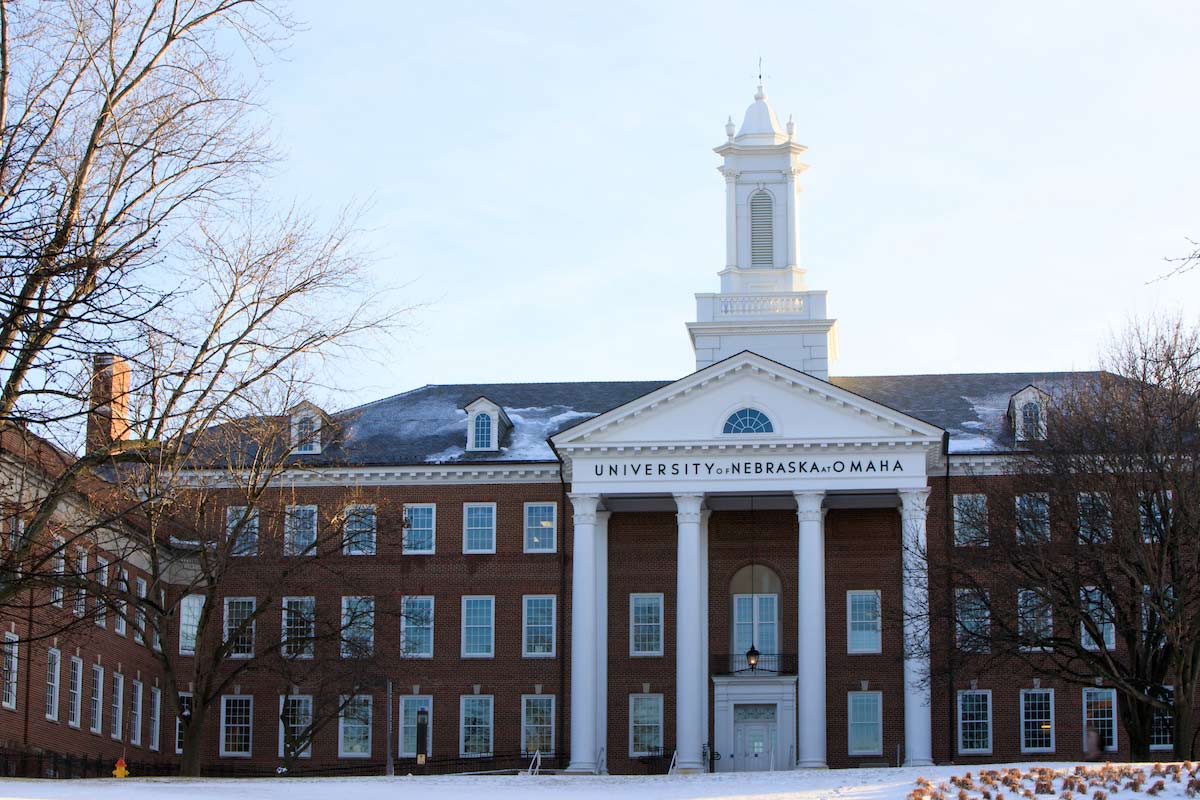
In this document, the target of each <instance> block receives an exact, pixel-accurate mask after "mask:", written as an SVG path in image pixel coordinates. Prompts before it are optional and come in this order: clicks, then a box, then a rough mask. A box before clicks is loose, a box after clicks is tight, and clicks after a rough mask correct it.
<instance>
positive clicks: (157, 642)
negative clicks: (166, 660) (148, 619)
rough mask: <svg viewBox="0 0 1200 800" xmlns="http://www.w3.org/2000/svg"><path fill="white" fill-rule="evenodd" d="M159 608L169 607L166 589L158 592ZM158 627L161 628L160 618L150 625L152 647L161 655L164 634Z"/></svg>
mask: <svg viewBox="0 0 1200 800" xmlns="http://www.w3.org/2000/svg"><path fill="white" fill-rule="evenodd" d="M158 607H159V608H166V607H167V590H166V589H159V590H158ZM158 626H159V617H157V616H156V617H155V618H154V620H153V622H152V624H151V625H150V647H152V648H153V649H154V651H155V652H156V653H161V652H162V633H161V632H160V631H159V627H158Z"/></svg>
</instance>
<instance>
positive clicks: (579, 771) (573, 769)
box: [563, 763, 596, 775]
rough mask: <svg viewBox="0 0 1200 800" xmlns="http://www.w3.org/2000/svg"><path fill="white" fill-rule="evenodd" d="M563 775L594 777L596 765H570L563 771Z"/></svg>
mask: <svg viewBox="0 0 1200 800" xmlns="http://www.w3.org/2000/svg"><path fill="white" fill-rule="evenodd" d="M563 774H564V775H595V774H596V765H595V764H576V763H571V764H568V765H567V768H566V769H564V770H563Z"/></svg>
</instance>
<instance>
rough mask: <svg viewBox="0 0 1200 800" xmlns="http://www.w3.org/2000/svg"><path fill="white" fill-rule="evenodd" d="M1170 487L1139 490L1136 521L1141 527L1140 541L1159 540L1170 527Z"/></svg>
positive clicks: (1148, 542) (1147, 542) (1150, 541)
mask: <svg viewBox="0 0 1200 800" xmlns="http://www.w3.org/2000/svg"><path fill="white" fill-rule="evenodd" d="M1171 503H1172V494H1171V490H1170V489H1165V490H1163V491H1157V492H1141V493H1140V494H1139V496H1138V521H1139V522H1140V523H1141V528H1142V541H1144V542H1145V543H1146V544H1150V543H1152V542H1161V541H1162V540H1163V539H1164V538H1165V537H1164V535H1163V534H1165V533H1166V532H1167V531H1169V530H1170V529H1171Z"/></svg>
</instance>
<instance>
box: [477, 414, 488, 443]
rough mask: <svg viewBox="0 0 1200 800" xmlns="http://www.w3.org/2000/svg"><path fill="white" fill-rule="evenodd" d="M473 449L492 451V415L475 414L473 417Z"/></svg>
mask: <svg viewBox="0 0 1200 800" xmlns="http://www.w3.org/2000/svg"><path fill="white" fill-rule="evenodd" d="M475 449H476V450H491V449H492V415H491V414H477V415H476V416H475Z"/></svg>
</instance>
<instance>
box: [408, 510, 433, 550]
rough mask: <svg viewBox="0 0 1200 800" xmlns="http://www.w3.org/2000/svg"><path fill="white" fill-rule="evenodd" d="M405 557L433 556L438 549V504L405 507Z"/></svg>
mask: <svg viewBox="0 0 1200 800" xmlns="http://www.w3.org/2000/svg"><path fill="white" fill-rule="evenodd" d="M404 523H405V525H404V553H405V555H433V553H434V552H435V549H436V547H437V504H436V503H409V504H406V505H405V506H404Z"/></svg>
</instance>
